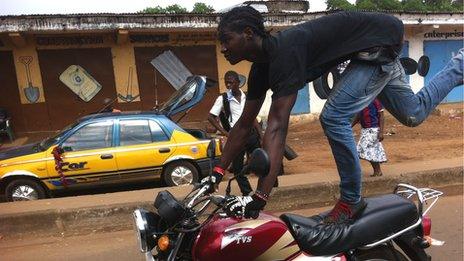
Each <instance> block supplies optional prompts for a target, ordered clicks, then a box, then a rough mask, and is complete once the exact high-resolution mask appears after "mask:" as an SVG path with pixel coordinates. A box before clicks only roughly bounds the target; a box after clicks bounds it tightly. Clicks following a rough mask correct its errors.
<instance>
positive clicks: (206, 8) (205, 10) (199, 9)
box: [192, 3, 214, 14]
mask: <svg viewBox="0 0 464 261" xmlns="http://www.w3.org/2000/svg"><path fill="white" fill-rule="evenodd" d="M213 12H214V8H213V7H212V6H210V5H206V4H205V3H195V4H194V5H193V10H192V13H198V14H209V13H213Z"/></svg>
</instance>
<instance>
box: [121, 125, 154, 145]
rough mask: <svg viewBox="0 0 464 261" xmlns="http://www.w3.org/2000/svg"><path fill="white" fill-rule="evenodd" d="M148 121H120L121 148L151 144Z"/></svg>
mask: <svg viewBox="0 0 464 261" xmlns="http://www.w3.org/2000/svg"><path fill="white" fill-rule="evenodd" d="M151 142H152V138H151V131H150V126H149V125H148V120H120V121H119V144H120V145H121V146H127V145H136V144H145V143H151Z"/></svg>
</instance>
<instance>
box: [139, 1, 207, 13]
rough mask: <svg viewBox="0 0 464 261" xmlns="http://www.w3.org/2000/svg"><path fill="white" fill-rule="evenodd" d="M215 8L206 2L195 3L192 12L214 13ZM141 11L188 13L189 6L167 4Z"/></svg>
mask: <svg viewBox="0 0 464 261" xmlns="http://www.w3.org/2000/svg"><path fill="white" fill-rule="evenodd" d="M212 12H214V9H213V7H212V6H210V5H206V4H205V3H195V4H194V6H193V10H192V13H200V14H205V13H212ZM139 13H147V14H185V13H188V11H187V8H185V7H182V6H180V5H178V4H174V5H170V6H167V7H166V8H163V7H161V6H159V5H158V6H156V7H147V8H145V9H143V10H142V11H140V12H139Z"/></svg>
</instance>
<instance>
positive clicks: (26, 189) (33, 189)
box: [5, 179, 47, 201]
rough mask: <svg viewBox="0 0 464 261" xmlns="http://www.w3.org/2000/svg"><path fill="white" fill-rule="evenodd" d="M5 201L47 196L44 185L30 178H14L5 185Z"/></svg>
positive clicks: (27, 199) (35, 198) (28, 199)
mask: <svg viewBox="0 0 464 261" xmlns="http://www.w3.org/2000/svg"><path fill="white" fill-rule="evenodd" d="M5 197H6V199H7V201H30V200H37V199H43V198H46V197H47V193H46V191H45V189H44V187H43V186H42V185H41V184H40V183H39V182H37V181H35V180H32V179H14V180H12V181H10V182H9V183H8V184H7V185H6V187H5Z"/></svg>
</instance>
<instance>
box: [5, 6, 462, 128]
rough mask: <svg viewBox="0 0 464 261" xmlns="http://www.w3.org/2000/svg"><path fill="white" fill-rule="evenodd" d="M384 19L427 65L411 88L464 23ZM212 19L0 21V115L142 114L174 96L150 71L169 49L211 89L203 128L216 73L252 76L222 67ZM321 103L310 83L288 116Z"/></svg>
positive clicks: (62, 118) (200, 110)
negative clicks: (0, 111)
mask: <svg viewBox="0 0 464 261" xmlns="http://www.w3.org/2000/svg"><path fill="white" fill-rule="evenodd" d="M327 14H328V13H326V12H317V13H305V12H291V13H282V12H268V13H265V14H264V16H265V20H266V24H265V25H266V27H267V28H269V29H272V30H273V31H279V30H283V29H285V28H287V27H289V26H292V25H295V24H298V23H301V22H304V21H307V20H311V19H315V18H317V17H321V16H325V15H327ZM391 14H392V15H395V16H397V17H398V18H400V19H401V20H402V21H403V23H404V24H405V41H406V44H405V48H404V50H403V55H405V56H409V57H411V58H413V59H415V60H418V59H419V57H421V56H422V55H424V54H425V55H427V56H429V57H430V58H431V69H430V72H429V74H428V76H426V77H425V79H424V78H422V77H420V76H419V75H417V74H414V75H411V76H410V82H411V85H412V87H413V89H414V90H418V89H420V88H421V87H422V86H423V84H424V82H427V80H429V79H430V77H431V76H432V75H433V74H434V73H436V72H437V71H438V70H439V69H440V68H442V67H443V64H444V63H445V62H446V61H447V60H448V59H449V58H450V57H451V55H452V53H453V52H456V51H457V50H458V49H459V48H462V45H463V42H462V41H463V25H464V18H463V16H462V13H404V12H402V13H395V12H393V13H391ZM218 21H219V16H218V14H181V15H180V14H172V15H148V14H73V15H22V16H0V70H1V71H2V76H1V79H2V80H1V84H0V93H1V94H0V107H5V108H7V109H8V110H9V112H10V113H11V115H12V119H13V124H14V128H15V131H16V132H33V131H50V130H58V129H62V128H63V127H65V126H66V125H67V124H70V123H72V122H74V121H75V120H76V119H77V118H79V117H81V116H84V115H87V114H89V113H92V112H95V111H98V110H99V109H100V108H101V106H102V100H103V99H104V98H108V97H109V98H115V99H116V98H117V102H116V103H115V105H114V107H116V108H119V109H122V110H150V109H152V108H153V107H154V106H155V104H156V103H161V102H163V101H165V100H166V99H167V98H168V97H169V96H170V95H171V94H172V93H173V92H174V91H175V89H174V88H173V87H172V86H171V85H170V84H169V82H168V81H167V80H166V79H165V78H164V77H163V76H162V75H161V74H160V73H159V72H157V71H156V70H155V69H154V67H153V66H152V65H151V64H150V61H151V60H152V59H153V58H154V57H156V56H157V55H159V54H160V53H162V52H164V51H166V50H171V51H172V52H173V53H174V54H175V55H176V56H177V57H179V58H180V60H181V61H182V62H183V63H184V64H185V65H186V67H187V68H188V69H189V70H190V71H191V72H192V73H194V74H201V75H206V76H208V77H211V78H213V79H217V80H218V81H219V86H218V87H216V88H215V89H213V90H211V91H210V92H208V93H207V95H206V97H205V99H204V101H203V102H201V104H200V105H198V106H197V107H195V108H194V109H193V110H192V111H191V112H190V113H189V115H188V116H187V117H186V119H184V120H186V121H205V120H206V117H207V111H208V110H209V108H210V107H211V105H212V103H213V102H214V99H215V98H216V97H217V96H218V94H219V93H220V92H222V91H224V90H225V86H224V83H223V77H224V73H225V72H226V71H228V70H231V69H232V70H236V71H238V72H239V73H241V74H243V75H248V70H249V68H250V63H248V62H241V63H239V64H237V65H235V66H230V65H229V64H228V62H227V61H226V60H225V59H224V57H223V56H222V54H221V53H220V50H219V48H220V46H219V43H218V41H217V40H216V28H217V24H218ZM76 75H80V77H88V78H89V79H92V81H93V80H94V81H93V85H89V86H86V88H87V89H85V88H82V90H83V91H86V92H87V93H84V94H82V95H87V97H88V98H90V97H91V99H89V100H88V101H85V100H84V99H83V98H82V95H80V96H79V95H77V94H76V93H74V92H73V91H72V88H68V86H67V83H69V84H75V85H78V84H80V82H79V81H77V82H76V79H77V80H79V79H80V78H79V77H77V78H76ZM66 77H68V78H66ZM73 77H74V78H73ZM72 81H74V82H72ZM69 84H68V85H69ZM96 86H97V87H98V88H96ZM462 89H463V88H462V86H461V87H459V88H456V89H455V91H453V93H451V94H450V95H449V97H448V98H447V101H449V102H455V101H462V100H463V98H462V91H463V90H462ZM323 103H324V100H320V99H319V98H318V97H317V95H316V94H315V93H314V90H313V87H312V85H311V84H308V85H307V86H305V88H303V89H302V90H301V91H300V93H299V95H298V101H297V104H296V105H295V107H294V110H293V113H294V114H306V113H317V112H319V111H320V110H321V108H322V106H323ZM268 104H269V100H268V101H267V102H266V104H265V106H264V108H263V110H262V112H261V114H263V115H265V114H266V106H268Z"/></svg>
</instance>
